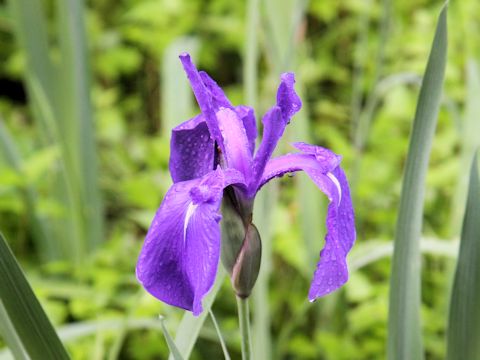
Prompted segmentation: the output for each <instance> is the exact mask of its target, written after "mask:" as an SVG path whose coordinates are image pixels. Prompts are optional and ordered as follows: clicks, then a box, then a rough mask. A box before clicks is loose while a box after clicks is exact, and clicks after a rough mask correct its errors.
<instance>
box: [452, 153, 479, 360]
mask: <svg viewBox="0 0 480 360" xmlns="http://www.w3.org/2000/svg"><path fill="white" fill-rule="evenodd" d="M477 156H478V153H477ZM477 156H475V157H474V158H473V162H472V166H471V170H470V185H469V188H468V195H467V206H466V209H465V216H464V218H463V228H462V236H461V241H460V252H459V255H458V261H457V269H456V272H455V279H454V282H453V289H452V295H451V303H450V315H449V321H448V330H447V359H451V360H453V359H478V358H479V355H480V341H479V339H480V307H479V305H478V300H479V299H480V266H479V264H480V181H479V174H478V157H477Z"/></svg>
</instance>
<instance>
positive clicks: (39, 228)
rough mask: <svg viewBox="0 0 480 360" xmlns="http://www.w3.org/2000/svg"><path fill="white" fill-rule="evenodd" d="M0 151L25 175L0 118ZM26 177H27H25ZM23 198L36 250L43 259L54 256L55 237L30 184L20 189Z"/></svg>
mask: <svg viewBox="0 0 480 360" xmlns="http://www.w3.org/2000/svg"><path fill="white" fill-rule="evenodd" d="M0 152H2V153H3V155H4V157H5V159H6V161H7V163H8V164H9V165H10V167H12V168H13V169H14V170H15V171H16V172H17V174H19V176H22V177H25V174H24V172H23V161H22V158H21V156H20V153H19V151H18V149H17V146H16V144H15V141H14V140H13V138H12V136H11V135H10V133H9V131H8V129H7V127H5V125H4V124H3V119H2V118H0ZM27 178H28V177H27ZM21 193H22V196H23V198H24V201H25V204H26V208H27V212H28V216H29V221H30V223H31V225H32V230H33V231H32V235H33V238H34V240H35V245H36V248H37V250H38V251H39V252H40V256H41V258H42V259H43V260H48V259H52V258H55V257H57V256H58V255H59V251H58V249H57V247H56V243H55V239H54V238H53V237H52V236H51V234H50V231H49V229H48V227H47V224H46V223H45V221H44V219H42V217H41V216H40V214H39V213H38V211H37V210H36V209H37V202H36V199H37V193H36V191H35V189H34V188H33V187H32V186H29V185H26V186H25V187H23V188H22V189H21Z"/></svg>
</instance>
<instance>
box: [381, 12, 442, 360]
mask: <svg viewBox="0 0 480 360" xmlns="http://www.w3.org/2000/svg"><path fill="white" fill-rule="evenodd" d="M446 54H447V7H446V6H445V7H444V8H443V10H442V12H441V13H440V17H439V20H438V24H437V29H436V32H435V38H434V40H433V45H432V49H431V52H430V56H429V58H428V63H427V67H426V70H425V75H424V78H423V82H422V87H421V90H420V95H419V99H418V104H417V110H416V114H415V120H414V123H413V130H412V135H411V138H410V145H409V150H408V156H407V161H406V165H405V174H404V179H403V188H402V195H401V199H400V210H399V214H398V219H397V229H396V236H395V243H394V254H393V260H392V273H391V281H390V299H389V301H390V306H389V323H388V359H390V360H392V359H412V360H415V359H422V358H423V346H422V336H421V328H420V303H421V298H420V293H421V283H420V236H421V231H422V217H423V200H424V191H425V177H426V172H427V168H428V159H429V156H430V150H431V145H432V140H433V135H434V133H435V128H436V122H437V116H438V111H439V106H440V99H441V94H442V87H443V78H444V74H445V64H446Z"/></svg>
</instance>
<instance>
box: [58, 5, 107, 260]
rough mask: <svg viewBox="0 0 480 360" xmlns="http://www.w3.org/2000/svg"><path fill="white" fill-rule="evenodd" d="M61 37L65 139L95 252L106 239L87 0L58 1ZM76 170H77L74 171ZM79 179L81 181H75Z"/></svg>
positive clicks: (60, 87)
mask: <svg viewBox="0 0 480 360" xmlns="http://www.w3.org/2000/svg"><path fill="white" fill-rule="evenodd" d="M57 4H58V26H59V27H58V37H59V40H60V48H61V55H62V62H61V68H60V69H61V70H60V71H61V72H60V79H61V81H59V83H58V86H57V89H56V90H57V93H56V104H57V106H58V107H59V109H60V116H59V118H58V119H57V121H58V122H59V128H61V129H62V136H63V137H64V139H66V140H68V147H69V149H68V151H69V153H70V154H69V155H70V157H69V161H71V162H73V164H69V165H70V168H69V171H68V174H67V175H68V176H69V182H70V184H71V185H72V186H75V187H74V191H75V192H76V193H75V194H73V195H74V196H79V197H80V201H79V202H78V203H76V204H77V206H78V209H77V211H78V212H80V214H77V216H80V217H81V221H82V228H83V229H82V230H83V238H82V239H80V241H82V242H85V244H84V246H85V250H86V251H88V250H92V249H94V248H95V247H96V246H98V245H99V244H100V243H101V242H102V239H103V204H102V200H101V197H100V192H99V187H98V174H97V154H96V146H95V135H94V128H93V114H92V105H91V101H90V72H89V69H88V66H87V64H88V62H87V42H86V36H85V25H84V19H83V12H84V5H83V4H84V1H83V0H57ZM73 170H74V171H73ZM75 176H77V177H78V179H76V178H75Z"/></svg>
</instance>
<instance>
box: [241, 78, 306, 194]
mask: <svg viewBox="0 0 480 360" xmlns="http://www.w3.org/2000/svg"><path fill="white" fill-rule="evenodd" d="M294 84H295V76H294V75H293V74H292V73H285V74H282V76H281V82H280V86H279V87H278V91H277V105H276V106H274V107H273V108H271V109H270V110H269V111H268V112H267V113H266V114H265V116H264V117H263V119H262V122H263V138H262V143H261V144H260V147H259V149H258V151H257V153H256V154H255V159H254V165H253V169H254V170H253V171H254V175H253V176H254V179H255V180H254V182H253V183H252V184H251V185H250V191H252V192H253V191H254V190H255V188H256V186H258V183H259V181H260V178H261V176H262V174H263V170H264V169H265V165H266V164H267V162H268V160H269V159H270V157H271V156H272V154H273V151H274V150H275V147H276V146H277V143H278V141H279V140H280V138H281V137H282V135H283V132H284V130H285V127H286V126H287V124H288V123H289V122H290V119H291V117H292V116H293V115H294V114H295V113H296V112H297V111H299V110H300V108H301V107H302V102H301V100H300V98H299V97H298V95H297V93H296V92H295V89H294Z"/></svg>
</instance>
